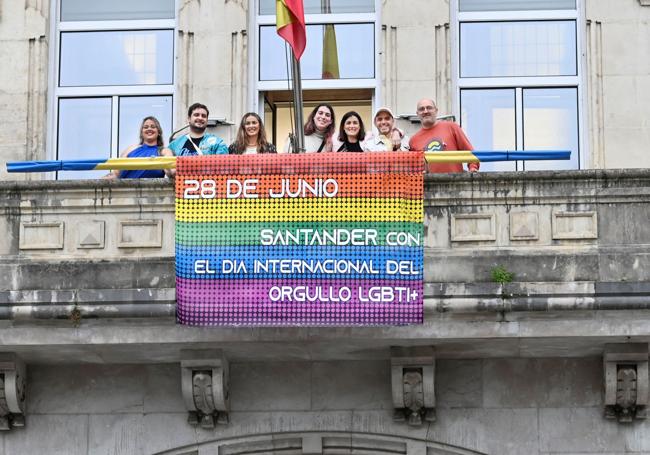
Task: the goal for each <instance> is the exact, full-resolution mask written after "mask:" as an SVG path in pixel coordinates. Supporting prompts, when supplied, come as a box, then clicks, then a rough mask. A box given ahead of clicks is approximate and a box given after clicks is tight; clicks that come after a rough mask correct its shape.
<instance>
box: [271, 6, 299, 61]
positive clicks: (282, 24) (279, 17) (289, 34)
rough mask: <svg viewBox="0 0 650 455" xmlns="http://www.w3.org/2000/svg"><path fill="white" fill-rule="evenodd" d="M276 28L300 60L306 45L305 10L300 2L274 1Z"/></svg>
mask: <svg viewBox="0 0 650 455" xmlns="http://www.w3.org/2000/svg"><path fill="white" fill-rule="evenodd" d="M275 13H276V26H277V29H278V35H280V36H281V37H282V38H283V39H284V40H285V41H286V42H287V43H289V46H291V48H292V49H293V54H294V55H295V56H296V59H297V60H300V57H302V54H303V52H304V51H305V46H306V45H307V30H306V26H305V10H304V7H303V4H302V0H275Z"/></svg>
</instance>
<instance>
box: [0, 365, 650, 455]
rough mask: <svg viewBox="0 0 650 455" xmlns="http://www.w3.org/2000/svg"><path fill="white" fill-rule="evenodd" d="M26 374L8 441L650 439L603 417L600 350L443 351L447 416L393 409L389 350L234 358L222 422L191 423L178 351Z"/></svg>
mask: <svg viewBox="0 0 650 455" xmlns="http://www.w3.org/2000/svg"><path fill="white" fill-rule="evenodd" d="M125 360H127V359H125ZM29 378H30V380H29V394H28V402H27V410H28V416H27V426H26V428H24V429H17V430H14V431H12V432H11V433H6V434H3V435H0V439H1V440H2V442H1V444H0V453H2V454H17V453H23V454H33V453H48V454H51V455H55V454H66V455H72V454H79V455H81V454H124V455H127V454H128V455H133V454H141V453H142V454H145V453H146V454H152V453H174V454H204V453H206V454H207V453H220V454H222V453H251V452H249V451H246V450H253V449H255V448H257V449H258V450H259V448H260V447H263V448H264V447H265V448H266V450H265V451H263V452H261V453H267V454H270V453H274V452H272V447H273V446H275V448H276V449H280V448H282V447H285V448H286V447H288V448H291V447H293V450H292V451H286V452H285V451H278V452H277V453H283V454H284V453H290V454H303V453H312V454H316V453H324V454H335V453H337V454H343V453H351V452H349V451H347V452H346V451H345V450H343V448H341V447H340V444H341V441H343V444H344V447H345V445H347V446H348V447H350V446H353V445H357V446H360V447H363V446H365V447H366V448H367V447H370V448H371V449H366V450H365V451H363V450H358V451H355V452H354V453H366V454H371V453H374V454H376V453H402V454H404V453H406V454H408V455H413V454H421V455H424V454H427V455H441V454H444V455H451V454H466V455H468V454H491V455H522V454H526V455H537V454H539V455H551V454H553V455H575V454H578V453H580V454H591V455H595V454H599V455H601V454H602V455H605V454H609V455H614V454H616V455H622V454H647V453H649V452H650V436H649V435H650V424H649V423H648V422H645V421H639V422H637V423H635V424H632V425H627V426H621V425H619V424H618V423H615V422H613V421H608V420H604V419H603V417H602V413H603V411H602V397H601V389H602V363H601V361H600V359H598V358H563V359H562V358H541V359H540V358H538V359H513V358H498V359H483V360H480V359H476V360H471V359H470V360H440V361H438V364H437V377H436V384H437V399H438V408H437V416H438V420H437V421H436V422H435V423H431V424H427V425H423V426H421V427H410V426H408V425H406V424H400V423H394V422H393V421H392V403H391V392H390V375H389V363H388V362H387V361H385V360H367V361H354V362H350V361H339V362H318V361H315V362H254V361H252V362H245V363H237V362H234V363H232V365H231V387H232V388H231V402H232V412H231V414H230V424H229V425H227V426H219V427H218V428H217V429H215V430H204V429H196V428H193V427H190V426H189V425H188V424H187V423H186V417H187V414H186V412H185V409H184V404H183V401H182V399H181V393H180V390H181V385H180V372H179V367H178V365H177V364H176V365H174V364H165V365H162V364H158V365H129V364H114V365H78V364H77V365H74V364H72V365H65V366H61V365H57V366H54V365H39V366H33V367H30V368H29ZM319 440H320V441H322V445H323V450H322V451H317V450H315V451H309V450H306V449H307V446H308V445H309V442H311V443H312V447H313V446H314V445H313V444H314V441H316V442H318V441H319ZM333 441H338V444H339V449H337V450H338V451H337V450H335V449H334V447H329V448H328V444H332V445H334V443H333ZM316 447H318V445H317V444H316ZM373 449H374V450H373ZM380 449H381V450H382V452H380V451H379V450H380ZM218 450H219V451H218ZM217 451H218V452H217ZM383 451H386V452H383ZM256 453H257V452H256Z"/></svg>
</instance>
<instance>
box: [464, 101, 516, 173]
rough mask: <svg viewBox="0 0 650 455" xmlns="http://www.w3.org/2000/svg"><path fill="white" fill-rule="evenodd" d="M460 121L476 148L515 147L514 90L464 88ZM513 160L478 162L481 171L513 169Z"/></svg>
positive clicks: (508, 148)
mask: <svg viewBox="0 0 650 455" xmlns="http://www.w3.org/2000/svg"><path fill="white" fill-rule="evenodd" d="M460 104H461V124H462V126H463V130H465V133H466V134H467V137H468V138H469V140H470V142H471V143H472V145H473V146H474V149H475V150H515V149H516V147H517V142H516V128H515V122H516V116H515V90H514V89H494V90H492V89H490V90H463V91H461V93H460ZM515 170H517V167H516V163H515V162H514V161H511V162H501V163H481V172H485V171H515Z"/></svg>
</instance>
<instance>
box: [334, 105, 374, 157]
mask: <svg viewBox="0 0 650 455" xmlns="http://www.w3.org/2000/svg"><path fill="white" fill-rule="evenodd" d="M365 137H366V129H365V127H364V126H363V120H361V116H360V115H359V114H358V113H356V112H355V111H350V112H346V113H345V115H343V118H342V119H341V125H340V126H339V134H338V136H337V137H336V139H335V140H334V151H335V152H366V151H367V148H366V143H365V142H364V138H365Z"/></svg>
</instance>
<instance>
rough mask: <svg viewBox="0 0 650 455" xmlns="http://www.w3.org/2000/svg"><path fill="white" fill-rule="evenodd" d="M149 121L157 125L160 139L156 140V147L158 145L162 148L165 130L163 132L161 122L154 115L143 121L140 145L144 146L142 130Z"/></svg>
mask: <svg viewBox="0 0 650 455" xmlns="http://www.w3.org/2000/svg"><path fill="white" fill-rule="evenodd" d="M147 120H151V121H152V122H154V124H155V125H156V129H157V130H158V137H157V138H156V145H158V147H162V146H163V145H164V144H163V130H162V127H161V126H160V122H159V121H158V119H157V118H156V117H154V116H153V115H150V116H148V117H145V118H143V119H142V123H141V124H140V144H141V145H142V144H144V136H143V135H142V128H144V122H146V121H147Z"/></svg>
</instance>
